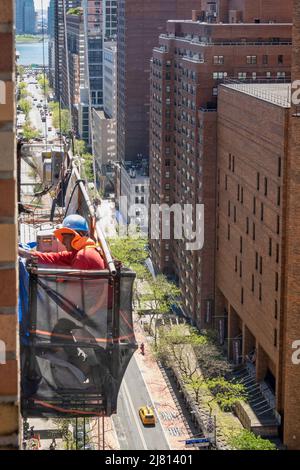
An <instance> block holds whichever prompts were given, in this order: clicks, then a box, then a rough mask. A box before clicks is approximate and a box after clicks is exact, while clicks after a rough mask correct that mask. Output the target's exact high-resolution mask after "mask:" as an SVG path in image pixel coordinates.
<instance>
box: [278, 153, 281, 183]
mask: <svg viewBox="0 0 300 470" xmlns="http://www.w3.org/2000/svg"><path fill="white" fill-rule="evenodd" d="M280 177H281V158H280V157H279V158H278V178H280Z"/></svg>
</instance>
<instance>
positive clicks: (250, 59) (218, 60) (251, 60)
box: [213, 54, 284, 65]
mask: <svg viewBox="0 0 300 470" xmlns="http://www.w3.org/2000/svg"><path fill="white" fill-rule="evenodd" d="M224 63H225V58H224V56H223V55H215V56H214V57H213V64H214V65H223V64H224ZM283 63H284V58H283V55H282V54H279V55H277V64H283ZM246 64H251V65H256V64H258V60H257V56H256V55H247V56H246ZM262 64H263V65H268V64H269V56H268V55H266V54H265V55H263V56H262Z"/></svg>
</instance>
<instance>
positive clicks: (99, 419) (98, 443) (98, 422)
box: [97, 418, 101, 450]
mask: <svg viewBox="0 0 300 470" xmlns="http://www.w3.org/2000/svg"><path fill="white" fill-rule="evenodd" d="M97 419H98V450H100V449H101V448H100V418H97Z"/></svg>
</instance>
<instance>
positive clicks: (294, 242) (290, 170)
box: [284, 0, 300, 450]
mask: <svg viewBox="0 0 300 470" xmlns="http://www.w3.org/2000/svg"><path fill="white" fill-rule="evenodd" d="M293 18H294V27H293V57H292V80H299V79H300V57H299V47H300V2H299V1H298V0H295V1H294V14H293ZM297 112H298V109H296V108H295V107H294V106H292V109H291V117H290V127H289V130H290V141H289V153H288V160H287V221H286V227H287V229H286V234H285V235H286V247H287V248H286V252H285V256H286V260H285V262H286V282H285V296H284V297H285V311H286V312H287V314H286V321H285V325H284V331H285V336H284V341H285V376H284V384H285V393H284V415H285V420H284V440H285V443H286V444H287V445H288V447H289V448H290V449H298V450H299V449H300V398H299V397H300V364H293V362H292V353H293V352H294V351H295V350H293V348H292V345H293V342H294V341H299V340H300V315H299V305H300V291H299V285H300V252H299V246H300V229H299V227H300V162H299V155H300V117H299V115H297Z"/></svg>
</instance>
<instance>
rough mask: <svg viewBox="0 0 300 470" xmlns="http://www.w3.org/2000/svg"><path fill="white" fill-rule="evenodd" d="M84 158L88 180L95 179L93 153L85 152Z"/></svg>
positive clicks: (85, 174) (84, 168)
mask: <svg viewBox="0 0 300 470" xmlns="http://www.w3.org/2000/svg"><path fill="white" fill-rule="evenodd" d="M82 158H83V173H84V176H85V178H86V180H87V181H94V168H93V155H91V154H90V153H84V154H83V155H82Z"/></svg>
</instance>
